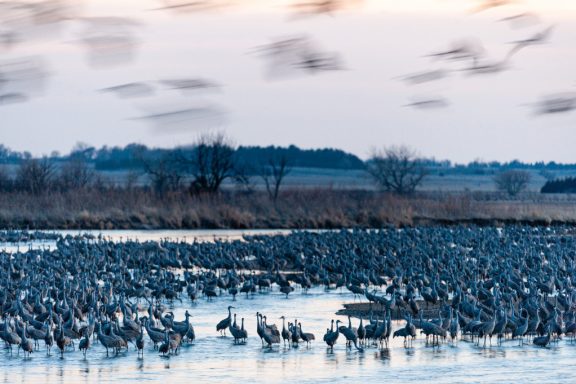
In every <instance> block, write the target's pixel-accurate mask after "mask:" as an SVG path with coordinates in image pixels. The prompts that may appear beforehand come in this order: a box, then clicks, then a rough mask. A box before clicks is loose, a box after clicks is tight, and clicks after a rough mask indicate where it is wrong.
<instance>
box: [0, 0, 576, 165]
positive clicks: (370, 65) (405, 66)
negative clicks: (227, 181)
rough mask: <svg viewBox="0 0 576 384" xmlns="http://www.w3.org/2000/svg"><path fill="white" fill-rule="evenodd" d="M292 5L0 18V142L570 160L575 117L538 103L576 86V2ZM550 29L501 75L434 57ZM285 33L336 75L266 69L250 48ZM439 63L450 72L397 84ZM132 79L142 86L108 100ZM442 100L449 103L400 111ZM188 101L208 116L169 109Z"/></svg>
mask: <svg viewBox="0 0 576 384" xmlns="http://www.w3.org/2000/svg"><path fill="white" fill-rule="evenodd" d="M28 1H29V2H30V1H40V0H28ZM50 1H55V0H50ZM59 1H60V2H61V3H62V4H64V0H59ZM231 1H233V0H231ZM296 2H298V1H288V0H236V1H235V4H231V5H229V6H227V7H223V8H219V9H215V10H209V11H205V12H194V13H186V14H182V13H175V12H173V11H172V12H171V11H168V10H155V9H157V8H159V7H161V6H162V2H161V1H155V0H84V1H74V2H72V3H71V4H74V7H73V8H68V9H67V11H68V12H67V15H68V17H67V18H66V20H64V21H50V20H48V21H46V20H44V21H42V22H41V23H40V25H39V24H37V23H36V24H34V23H33V22H30V21H29V20H21V19H20V18H14V17H12V18H11V17H9V16H1V17H0V143H2V144H4V145H5V146H8V147H10V148H12V149H14V150H27V151H30V152H32V153H34V154H36V155H42V154H50V153H51V152H52V151H54V150H56V151H59V152H62V153H66V152H69V151H70V150H71V149H72V148H73V147H74V146H75V145H76V144H77V143H79V142H82V143H87V144H89V145H93V146H97V147H100V146H103V145H108V146H115V145H126V144H128V143H133V142H136V143H142V144H146V145H149V146H155V147H170V146H176V145H186V144H190V143H191V142H193V141H194V140H196V139H197V138H198V136H199V135H200V134H201V133H202V132H207V131H219V132H225V133H226V134H227V135H228V136H230V137H231V138H233V140H234V141H235V143H237V144H239V145H282V146H285V145H290V144H294V145H298V146H300V147H302V148H319V147H335V148H341V149H343V150H346V151H349V152H352V153H354V154H356V155H358V156H360V157H362V158H366V157H368V156H369V155H370V153H371V151H372V150H374V149H376V148H381V147H385V146H391V145H407V146H409V147H411V148H413V149H415V150H416V151H417V152H418V153H419V154H420V155H422V156H425V157H435V158H437V159H449V160H452V161H455V162H468V161H473V160H485V161H492V160H499V161H509V160H513V159H519V160H522V161H529V162H533V161H557V162H571V163H573V162H576V152H575V151H574V149H573V147H574V143H576V129H575V128H576V124H575V123H576V111H568V112H565V113H555V114H537V113H535V111H536V109H537V105H536V103H538V102H539V101H540V100H542V98H543V97H546V96H547V95H554V94H557V93H569V92H576V88H575V87H576V77H575V76H574V74H573V71H574V68H575V64H576V46H575V45H574V41H576V23H575V22H574V21H576V1H573V0H518V1H515V2H513V3H512V4H510V5H505V6H501V7H497V8H493V9H489V10H485V11H482V12H477V13H475V12H472V10H473V9H475V7H477V6H478V5H479V4H482V2H483V1H481V0H478V1H476V0H402V1H392V0H363V1H362V0H357V4H355V5H352V6H350V7H348V8H346V9H344V10H342V11H339V12H335V13H334V14H333V15H325V14H324V15H313V16H307V17H300V18H295V17H293V16H294V14H293V10H292V9H291V8H289V4H293V3H296ZM0 11H2V10H0ZM524 12H530V13H531V14H536V15H537V18H534V19H530V21H532V22H531V23H528V24H527V25H522V26H521V27H519V26H513V25H511V24H510V23H507V22H502V21H499V20H501V19H503V18H505V17H509V16H513V15H518V14H520V13H524ZM0 14H1V15H4V14H6V13H5V12H0ZM95 17H115V18H122V19H94V18H95ZM3 18H4V19H3ZM119 20H121V21H119ZM126 20H130V22H129V23H127V22H126ZM549 26H553V31H552V33H551V36H550V38H549V41H547V42H546V43H545V44H538V45H534V46H529V47H526V48H524V49H522V50H520V51H519V52H518V53H516V54H515V55H514V56H513V57H512V58H511V59H510V61H509V62H508V64H509V68H508V69H507V70H505V71H502V72H499V73H491V74H475V73H470V71H464V70H463V69H465V68H467V67H470V66H471V65H472V60H469V62H465V61H459V62H448V61H446V60H439V59H432V58H430V57H427V55H429V54H431V53H435V52H440V51H443V50H447V49H449V48H450V47H451V46H452V45H453V44H455V42H458V41H472V42H475V44H481V46H483V48H484V49H483V52H484V53H483V56H482V58H481V59H482V62H484V60H486V62H491V61H499V60H503V58H504V57H505V55H506V54H507V52H508V51H509V50H510V49H511V47H513V45H512V44H510V43H511V42H513V41H517V40H521V39H525V38H528V37H531V36H533V35H534V34H536V33H538V32H540V31H543V30H544V29H546V28H547V27H549ZM2 31H16V32H17V34H16V35H14V36H16V42H15V43H14V44H6V43H5V44H2V43H1V42H2V39H1V36H2ZM109 35H112V36H114V37H117V38H119V39H120V41H124V40H121V39H123V38H126V39H128V40H126V41H124V42H125V43H126V44H127V43H130V45H129V46H128V45H121V47H120V48H118V46H117V45H115V46H113V47H112V48H109V49H108V48H106V49H104V50H103V49H102V47H100V48H99V46H97V45H96V44H97V43H95V41H96V40H95V38H103V37H108V36H109ZM293 36H306V37H307V38H309V39H311V40H313V42H314V47H315V49H317V50H319V51H322V52H328V53H330V54H332V53H334V52H337V54H338V57H340V58H341V61H342V67H343V70H338V71H321V72H318V73H315V74H311V73H309V72H306V71H302V70H298V71H294V70H291V71H288V73H284V72H282V71H280V72H281V73H280V74H278V73H276V72H274V71H271V70H270V62H269V61H267V59H266V58H265V57H262V55H259V54H257V52H259V51H258V47H262V46H264V45H266V44H269V43H271V42H273V41H278V40H279V39H283V38H288V37H293ZM90 39H93V40H90ZM115 41H116V40H115ZM87 42H90V44H92V45H90V46H89V45H88V43H87ZM90 47H92V49H90ZM127 47H130V48H129V49H128V48H127ZM437 69H442V70H446V71H447V73H448V76H447V78H444V79H441V80H437V81H431V82H428V83H424V84H417V85H410V84H407V83H406V82H405V81H401V78H402V77H403V76H406V75H409V74H413V73H419V72H422V71H429V70H437ZM271 73H272V74H271ZM3 74H4V75H3ZM6 74H8V75H6ZM3 76H4V78H6V76H8V77H9V78H10V79H12V78H16V80H13V81H9V82H2V79H3ZM179 78H182V79H184V78H190V79H198V78H199V79H207V80H210V81H212V82H214V83H217V84H218V85H219V86H218V87H217V88H215V89H207V90H204V91H187V92H182V91H179V90H174V89H169V87H166V86H165V84H163V83H162V82H161V81H162V80H166V79H179ZM130 83H138V84H145V85H146V87H147V88H146V92H142V93H138V94H137V95H133V94H129V95H118V94H117V93H115V92H110V91H108V92H106V91H103V89H107V88H109V87H115V86H119V85H124V84H130ZM3 95H4V96H6V95H8V97H6V98H2V96H3ZM15 95H16V96H18V97H15ZM10 96H11V97H10ZM439 98H441V99H442V100H444V102H445V104H446V105H444V106H441V107H437V108H415V107H410V106H407V104H410V103H412V102H413V101H415V100H428V99H439ZM188 108H202V109H203V110H204V109H206V108H207V109H206V110H207V111H212V112H209V113H208V114H207V113H204V112H203V113H201V114H199V115H194V116H187V115H184V116H179V115H178V116H176V120H177V121H175V120H174V119H173V118H172V117H166V115H164V114H165V113H167V112H173V111H178V110H186V109H188ZM214 111H215V112H214ZM150 116H155V117H154V118H150ZM159 116H163V117H161V118H159Z"/></svg>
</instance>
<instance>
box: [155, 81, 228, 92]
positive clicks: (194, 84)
mask: <svg viewBox="0 0 576 384" xmlns="http://www.w3.org/2000/svg"><path fill="white" fill-rule="evenodd" d="M160 83H161V84H163V85H165V86H167V87H168V88H171V89H179V90H200V89H210V88H211V89H215V88H219V87H220V86H219V85H218V84H216V83H214V82H212V81H209V80H204V79H199V78H197V79H184V78H180V79H166V80H161V81H160Z"/></svg>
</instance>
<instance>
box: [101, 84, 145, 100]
mask: <svg viewBox="0 0 576 384" xmlns="http://www.w3.org/2000/svg"><path fill="white" fill-rule="evenodd" d="M100 92H109V93H114V94H116V96H118V97H121V98H131V97H142V96H150V95H152V94H154V88H152V86H150V85H148V84H146V83H126V84H120V85H115V86H112V87H107V88H102V89H101V90H100Z"/></svg>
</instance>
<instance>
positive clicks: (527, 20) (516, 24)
mask: <svg viewBox="0 0 576 384" xmlns="http://www.w3.org/2000/svg"><path fill="white" fill-rule="evenodd" d="M498 21H499V22H504V23H508V24H510V26H511V27H513V28H521V27H527V26H531V25H535V24H538V23H539V22H540V17H539V16H538V15H537V14H535V13H532V12H522V13H518V14H515V15H512V16H508V17H504V18H502V19H500V20H498Z"/></svg>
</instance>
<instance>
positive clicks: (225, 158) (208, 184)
mask: <svg viewBox="0 0 576 384" xmlns="http://www.w3.org/2000/svg"><path fill="white" fill-rule="evenodd" d="M235 152H236V149H235V146H234V144H232V141H231V140H230V139H229V138H228V137H226V136H225V135H224V134H223V133H216V134H203V135H201V136H200V138H199V139H198V141H197V142H196V144H195V145H194V147H193V148H192V149H191V151H189V153H188V154H185V153H184V152H183V151H180V152H179V154H180V159H181V161H182V163H183V164H185V166H186V169H187V170H188V171H189V172H190V174H191V175H192V182H191V184H190V192H191V193H192V194H199V193H216V192H218V191H219V190H220V186H221V185H222V182H223V181H224V180H226V179H228V178H232V177H234V175H235V168H234V154H235Z"/></svg>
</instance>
